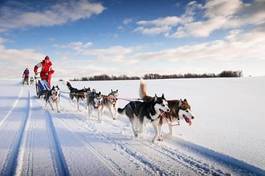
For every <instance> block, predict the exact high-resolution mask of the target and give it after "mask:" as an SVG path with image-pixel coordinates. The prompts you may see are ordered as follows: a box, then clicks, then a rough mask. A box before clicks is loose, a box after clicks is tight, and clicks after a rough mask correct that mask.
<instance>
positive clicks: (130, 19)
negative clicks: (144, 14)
mask: <svg viewBox="0 0 265 176" xmlns="http://www.w3.org/2000/svg"><path fill="white" fill-rule="evenodd" d="M131 22H133V19H132V18H125V19H124V20H123V21H122V23H123V24H124V25H127V24H129V23H131Z"/></svg>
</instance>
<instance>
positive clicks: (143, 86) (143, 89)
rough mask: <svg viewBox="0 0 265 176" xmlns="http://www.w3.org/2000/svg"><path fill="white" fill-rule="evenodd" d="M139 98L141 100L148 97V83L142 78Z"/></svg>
mask: <svg viewBox="0 0 265 176" xmlns="http://www.w3.org/2000/svg"><path fill="white" fill-rule="evenodd" d="M139 96H140V98H144V97H146V96H147V90H146V83H145V81H144V80H143V79H142V78H141V79H140V88H139Z"/></svg>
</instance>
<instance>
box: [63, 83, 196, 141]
mask: <svg viewBox="0 0 265 176" xmlns="http://www.w3.org/2000/svg"><path fill="white" fill-rule="evenodd" d="M66 85H67V87H68V89H69V91H70V92H69V97H70V99H71V100H76V102H77V110H79V102H80V100H86V104H87V107H86V108H87V111H88V118H91V114H92V112H93V111H95V112H96V113H97V118H98V121H101V117H102V113H103V110H104V109H107V110H108V111H109V112H110V114H111V117H112V118H113V119H114V120H115V119H117V113H119V114H120V115H124V116H127V117H128V119H129V121H130V123H131V127H132V131H133V134H134V136H135V137H138V136H139V134H140V133H142V132H143V128H144V124H145V123H148V122H151V123H152V125H153V128H154V130H155V136H154V137H153V139H152V141H153V142H155V141H157V140H158V141H161V140H163V136H162V133H161V127H162V125H163V124H167V125H168V127H169V135H170V136H172V127H173V126H175V125H176V124H177V123H179V121H180V120H182V119H183V120H184V121H185V122H187V123H188V124H189V125H191V123H192V119H194V116H193V115H192V112H191V107H190V105H189V103H188V101H187V100H186V99H184V100H181V99H180V100H166V98H165V96H164V94H162V96H161V97H159V96H157V95H155V96H154V97H151V96H149V95H148V94H147V91H146V83H145V82H144V80H141V81H140V89H139V94H140V99H139V100H137V101H129V102H128V104H126V105H125V106H124V107H123V108H117V107H116V106H117V101H118V99H119V98H118V90H115V91H113V90H111V91H110V93H109V94H108V95H103V94H102V93H101V92H97V91H96V90H95V89H92V90H91V89H90V88H83V89H77V88H74V87H73V86H72V85H71V83H70V82H67V83H66Z"/></svg>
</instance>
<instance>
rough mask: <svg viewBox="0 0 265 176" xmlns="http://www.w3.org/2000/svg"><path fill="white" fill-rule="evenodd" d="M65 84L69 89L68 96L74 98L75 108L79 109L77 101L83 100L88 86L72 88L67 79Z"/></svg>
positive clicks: (88, 89)
mask: <svg viewBox="0 0 265 176" xmlns="http://www.w3.org/2000/svg"><path fill="white" fill-rule="evenodd" d="M66 86H67V87H68V89H69V90H70V93H69V97H70V99H71V100H74V99H76V103H77V110H78V111H79V110H80V109H79V101H80V100H84V99H85V98H86V93H87V92H88V91H90V88H85V87H84V88H83V89H77V88H74V87H73V86H72V85H71V83H70V82H68V81H67V83H66Z"/></svg>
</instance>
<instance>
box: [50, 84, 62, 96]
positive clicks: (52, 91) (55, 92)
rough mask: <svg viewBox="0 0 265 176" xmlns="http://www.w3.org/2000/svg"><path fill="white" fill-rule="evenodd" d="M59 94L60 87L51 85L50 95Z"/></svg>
mask: <svg viewBox="0 0 265 176" xmlns="http://www.w3.org/2000/svg"><path fill="white" fill-rule="evenodd" d="M59 94H60V88H59V86H52V89H51V95H52V97H58V96H59Z"/></svg>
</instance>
